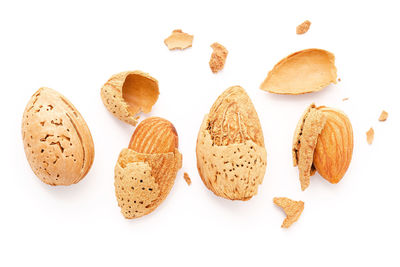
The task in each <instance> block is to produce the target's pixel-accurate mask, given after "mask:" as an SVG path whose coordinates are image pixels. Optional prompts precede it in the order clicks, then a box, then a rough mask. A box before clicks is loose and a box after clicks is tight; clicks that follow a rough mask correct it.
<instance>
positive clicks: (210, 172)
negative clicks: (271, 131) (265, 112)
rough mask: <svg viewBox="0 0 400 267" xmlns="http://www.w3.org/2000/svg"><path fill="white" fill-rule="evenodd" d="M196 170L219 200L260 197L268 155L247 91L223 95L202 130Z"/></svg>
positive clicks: (235, 88) (231, 90)
mask: <svg viewBox="0 0 400 267" xmlns="http://www.w3.org/2000/svg"><path fill="white" fill-rule="evenodd" d="M196 156H197V168H198V170H199V174H200V177H201V179H202V180H203V182H204V184H205V185H206V187H207V188H208V189H210V190H211V191H212V192H214V193H215V194H216V195H217V196H221V197H224V198H227V199H231V200H248V199H250V198H251V197H253V196H254V195H255V194H257V189H258V185H260V184H261V183H262V181H263V178H264V174H265V169H266V165H267V152H266V150H265V145H264V137H263V133H262V129H261V125H260V121H259V119H258V115H257V112H256V110H255V108H254V106H253V104H252V102H251V100H250V98H249V96H248V95H247V94H246V92H245V90H244V89H243V88H242V87H240V86H233V87H230V88H228V89H227V90H226V91H225V92H223V93H222V94H221V95H220V96H219V97H218V99H217V100H216V102H215V103H214V105H213V106H212V107H211V110H210V113H209V114H207V115H206V116H205V118H204V120H203V123H202V125H201V127H200V131H199V134H198V138H197V146H196Z"/></svg>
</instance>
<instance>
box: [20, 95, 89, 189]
mask: <svg viewBox="0 0 400 267" xmlns="http://www.w3.org/2000/svg"><path fill="white" fill-rule="evenodd" d="M22 136H23V143H24V149H25V154H26V157H27V159H28V162H29V164H30V166H31V168H32V170H33V172H34V173H35V175H36V176H37V177H39V179H40V180H42V181H43V182H44V183H46V184H49V185H71V184H75V183H78V182H79V181H80V180H81V179H82V178H83V177H85V175H86V174H87V173H88V171H89V169H90V167H91V166H92V163H93V159H94V145H93V139H92V136H91V134H90V131H89V128H88V126H87V124H86V122H85V120H84V119H83V117H82V116H81V114H80V113H79V112H78V110H77V109H76V108H75V107H74V106H73V105H72V103H71V102H69V101H68V100H67V99H66V98H65V97H64V96H63V95H61V94H60V93H58V92H57V91H55V90H53V89H50V88H46V87H42V88H40V89H39V90H38V91H37V92H36V93H35V94H34V95H33V96H32V97H31V99H30V100H29V102H28V104H27V105H26V108H25V111H24V115H23V120H22Z"/></svg>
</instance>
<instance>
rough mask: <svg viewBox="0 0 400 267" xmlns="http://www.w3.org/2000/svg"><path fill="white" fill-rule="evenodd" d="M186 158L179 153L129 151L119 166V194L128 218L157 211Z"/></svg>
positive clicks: (117, 181)
mask: <svg viewBox="0 0 400 267" xmlns="http://www.w3.org/2000/svg"><path fill="white" fill-rule="evenodd" d="M181 167H182V155H181V154H180V153H179V151H178V150H177V149H175V152H169V153H162V154H144V153H137V152H136V151H134V150H132V149H129V148H125V149H123V150H122V151H121V153H120V155H119V158H118V162H117V164H116V166H115V182H114V185H115V194H116V196H117V201H118V206H119V207H120V208H121V213H122V214H123V215H124V217H125V218H127V219H134V218H139V217H142V216H144V215H147V214H149V213H151V212H152V211H154V210H155V209H156V208H157V207H158V206H159V205H160V204H161V202H163V201H164V199H165V198H166V197H167V195H168V193H169V192H170V191H171V188H172V186H173V185H174V182H175V178H176V175H177V172H178V170H179V169H180V168H181Z"/></svg>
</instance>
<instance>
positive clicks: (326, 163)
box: [313, 107, 354, 184]
mask: <svg viewBox="0 0 400 267" xmlns="http://www.w3.org/2000/svg"><path fill="white" fill-rule="evenodd" d="M318 110H320V111H322V112H323V114H324V115H325V116H326V123H325V126H324V128H323V130H322V132H321V134H320V135H319V137H318V142H317V146H316V148H315V151H314V161H313V164H314V166H315V168H316V169H317V171H318V173H319V174H320V175H321V176H322V177H324V178H325V179H326V180H328V181H329V182H330V183H332V184H336V183H338V182H339V181H340V180H341V179H342V178H343V176H344V174H345V173H346V171H347V169H348V167H349V165H350V162H351V158H352V155H353V146H354V145H353V128H352V126H351V123H350V120H349V118H348V117H347V116H346V114H344V113H343V112H342V111H340V110H337V109H333V108H328V107H319V108H318Z"/></svg>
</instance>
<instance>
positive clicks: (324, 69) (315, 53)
mask: <svg viewBox="0 0 400 267" xmlns="http://www.w3.org/2000/svg"><path fill="white" fill-rule="evenodd" d="M336 78H337V74H336V67H335V56H334V55H333V54H332V53H330V52H328V51H325V50H322V49H315V48H312V49H306V50H302V51H298V52H296V53H293V54H291V55H289V56H287V57H286V58H284V59H282V60H281V61H279V62H278V63H277V64H276V65H275V66H274V68H273V69H272V70H271V71H270V72H269V73H268V76H267V78H265V80H264V82H263V83H262V84H261V86H260V89H262V90H264V91H268V92H270V93H274V94H287V95H298V94H305V93H311V92H316V91H320V90H322V89H323V88H325V87H326V86H328V85H329V84H331V83H337V81H336Z"/></svg>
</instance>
